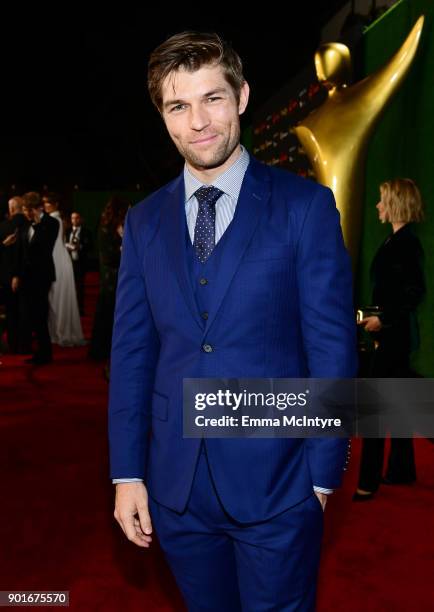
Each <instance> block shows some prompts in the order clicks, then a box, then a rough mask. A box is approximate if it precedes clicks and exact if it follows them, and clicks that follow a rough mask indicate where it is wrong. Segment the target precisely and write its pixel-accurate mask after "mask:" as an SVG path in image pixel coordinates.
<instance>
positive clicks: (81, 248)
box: [65, 211, 92, 315]
mask: <svg viewBox="0 0 434 612" xmlns="http://www.w3.org/2000/svg"><path fill="white" fill-rule="evenodd" d="M65 246H66V248H67V249H68V251H69V254H70V255H71V259H72V266H73V268H74V280H75V289H76V291H77V299H78V307H79V309H80V314H81V315H84V280H85V276H86V272H87V270H88V257H89V251H90V250H91V248H92V234H91V233H90V231H89V230H88V229H86V228H85V227H84V226H83V220H82V218H81V215H80V213H78V212H76V211H74V212H73V213H72V214H71V228H70V229H68V230H67V232H66V244H65Z"/></svg>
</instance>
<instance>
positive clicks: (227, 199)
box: [113, 146, 332, 494]
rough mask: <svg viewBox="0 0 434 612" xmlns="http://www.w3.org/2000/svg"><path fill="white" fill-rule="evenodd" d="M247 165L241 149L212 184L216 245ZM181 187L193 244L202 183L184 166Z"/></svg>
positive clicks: (230, 215)
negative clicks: (216, 192) (214, 189)
mask: <svg viewBox="0 0 434 612" xmlns="http://www.w3.org/2000/svg"><path fill="white" fill-rule="evenodd" d="M249 162H250V157H249V154H248V153H247V151H246V149H245V148H244V147H243V146H241V155H240V156H239V157H238V159H237V160H236V161H235V162H234V163H233V164H232V166H230V167H229V168H228V169H227V170H225V172H223V174H220V175H219V176H218V177H217V178H216V179H215V180H214V181H213V182H212V183H211V185H213V187H217V188H218V189H220V190H221V191H223V195H221V196H220V198H219V199H218V200H217V202H216V205H215V212H216V218H215V244H217V243H218V241H219V240H220V238H221V237H222V236H223V234H224V233H225V231H226V230H227V228H228V226H229V224H230V223H231V221H232V219H233V218H234V214H235V209H236V207H237V202H238V197H239V195H240V191H241V186H242V184H243V180H244V175H245V174H246V170H247V167H248V165H249ZM184 185H185V215H186V218H187V227H188V233H189V236H190V240H191V242H192V244H193V242H194V228H195V225H196V219H197V213H198V210H199V203H198V201H197V199H196V198H195V196H194V194H195V192H196V191H197V190H198V189H200V188H201V187H203V185H204V183H202V182H201V181H199V179H197V178H196V177H195V176H193V174H191V172H190V171H189V170H188V168H187V166H186V165H185V166H184ZM141 481H142V479H141V478H115V479H113V483H114V484H116V483H118V482H141ZM314 489H315V491H318V492H319V493H327V494H328V493H332V491H331V490H330V489H324V488H323V487H318V486H314Z"/></svg>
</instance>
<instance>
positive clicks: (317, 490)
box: [313, 485, 333, 495]
mask: <svg viewBox="0 0 434 612" xmlns="http://www.w3.org/2000/svg"><path fill="white" fill-rule="evenodd" d="M313 490H314V491H315V493H324V495H331V494H332V493H333V489H325V488H324V487H317V486H316V485H313Z"/></svg>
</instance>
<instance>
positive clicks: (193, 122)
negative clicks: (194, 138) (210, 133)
mask: <svg viewBox="0 0 434 612" xmlns="http://www.w3.org/2000/svg"><path fill="white" fill-rule="evenodd" d="M209 123H210V119H209V116H208V113H207V112H206V110H205V109H204V108H203V106H194V107H192V108H191V115H190V127H191V129H192V130H195V131H196V132H200V131H202V130H203V129H204V128H206V127H207V126H208V125H209Z"/></svg>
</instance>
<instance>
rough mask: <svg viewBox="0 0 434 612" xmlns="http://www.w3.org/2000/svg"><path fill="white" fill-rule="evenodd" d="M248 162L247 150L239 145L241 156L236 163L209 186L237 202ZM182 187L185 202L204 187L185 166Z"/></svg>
mask: <svg viewBox="0 0 434 612" xmlns="http://www.w3.org/2000/svg"><path fill="white" fill-rule="evenodd" d="M249 162H250V156H249V154H248V152H247V150H246V149H245V148H244V147H243V146H242V145H241V155H240V156H239V157H238V159H237V160H236V161H234V163H233V164H232V166H230V167H229V168H228V169H227V170H225V171H224V172H223V173H222V174H220V175H219V176H218V177H217V178H216V179H214V181H213V182H212V183H211V185H213V186H214V187H217V188H218V189H221V191H223V192H224V193H226V194H227V195H228V196H230V197H231V198H233V199H234V200H235V201H237V200H238V196H239V195H240V191H241V185H242V183H243V179H244V175H245V173H246V170H247V167H248V165H249ZM184 185H185V201H186V202H188V200H190V198H191V197H192V196H193V195H194V193H195V191H197V190H198V189H199V188H200V187H202V185H204V183H201V182H200V181H199V180H198V179H197V178H196V177H195V176H193V175H192V174H191V172H190V171H189V170H188V168H187V165H185V166H184Z"/></svg>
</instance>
